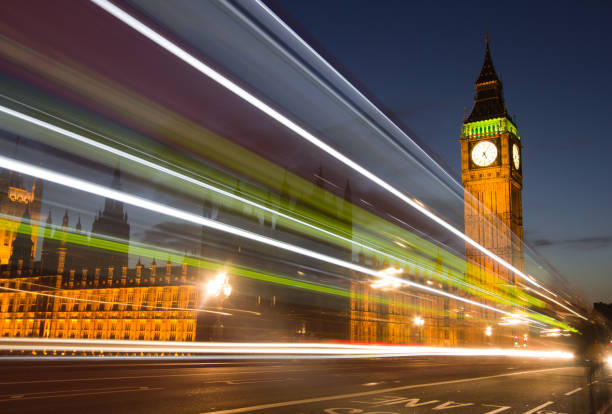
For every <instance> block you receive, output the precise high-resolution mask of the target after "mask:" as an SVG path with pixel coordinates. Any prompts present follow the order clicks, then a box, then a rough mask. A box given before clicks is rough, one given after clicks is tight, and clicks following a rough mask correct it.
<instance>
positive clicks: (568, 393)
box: [563, 387, 582, 395]
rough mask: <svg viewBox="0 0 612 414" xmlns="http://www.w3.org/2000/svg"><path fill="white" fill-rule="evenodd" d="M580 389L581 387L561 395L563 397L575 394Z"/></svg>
mask: <svg viewBox="0 0 612 414" xmlns="http://www.w3.org/2000/svg"><path fill="white" fill-rule="evenodd" d="M581 389H582V387H578V388H576V389H575V390H571V391H568V392H566V393H565V394H563V395H572V394H574V393H576V392H578V391H580V390H581Z"/></svg>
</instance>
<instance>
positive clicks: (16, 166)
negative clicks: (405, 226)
mask: <svg viewBox="0 0 612 414" xmlns="http://www.w3.org/2000/svg"><path fill="white" fill-rule="evenodd" d="M0 165H2V166H3V167H4V168H6V169H9V170H13V171H17V172H20V173H22V174H26V175H30V176H33V177H37V178H40V179H43V180H47V181H51V182H54V183H56V184H60V185H63V186H66V187H70V188H73V189H76V190H79V191H84V192H87V193H90V194H94V195H96V196H99V197H106V198H111V199H114V200H116V201H121V202H124V203H126V204H129V205H132V206H135V207H138V208H142V209H145V210H149V211H153V212H155V213H159V214H163V215H166V216H170V217H174V218H178V219H181V220H184V221H187V222H191V223H195V224H199V225H202V226H206V227H209V228H212V229H215V230H219V231H222V232H225V233H229V234H233V235H235V236H239V237H243V238H246V239H249V240H253V241H256V242H259V243H263V244H266V245H269V246H274V247H277V248H279V249H282V250H286V251H290V252H293V253H297V254H299V255H302V256H306V257H310V258H313V259H316V260H320V261H323V262H326V263H330V264H333V265H336V266H340V267H343V268H346V269H349V270H354V271H357V272H360V273H364V274H368V275H370V276H375V277H380V278H388V279H390V280H392V281H394V282H397V283H400V284H403V285H406V286H411V287H414V288H417V289H421V290H424V291H427V292H430V293H433V294H436V295H441V296H446V297H449V298H452V299H455V300H458V301H460V302H464V303H469V304H471V305H474V306H478V307H481V308H484V309H488V310H491V311H493V312H497V313H501V314H503V315H508V316H510V315H513V314H512V313H510V312H507V311H504V310H502V309H498V308H495V307H493V306H489V305H486V304H483V303H479V302H477V301H474V300H471V299H467V298H464V297H461V296H457V295H453V294H452V293H448V292H445V291H442V290H438V289H435V288H432V287H429V286H425V285H420V284H418V283H414V282H411V281H408V280H404V279H401V278H397V277H393V276H389V275H387V274H385V273H384V272H380V271H376V270H373V269H369V268H366V267H363V266H360V265H356V264H354V263H350V262H347V261H344V260H340V259H337V258H335V257H332V256H328V255H325V254H322V253H317V252H315V251H312V250H309V249H306V248H303V247H300V246H295V245H292V244H290V243H286V242H283V241H280V240H276V239H272V238H269V237H265V236H261V235H259V234H257V233H252V232H250V231H247V230H244V229H241V228H237V227H234V226H230V225H228V224H225V223H221V222H217V221H214V220H211V219H207V218H205V217H202V216H199V215H196V214H193V213H189V212H186V211H183V210H179V209H177V208H174V207H170V206H167V205H165V204H161V203H157V202H154V201H151V200H148V199H144V198H141V197H137V196H133V195H131V194H127V193H124V192H121V191H117V190H115V189H112V188H109V187H104V186H101V185H98V184H94V183H91V182H88V181H85V180H81V179H79V178H75V177H70V176H67V175H64V174H61V173H57V172H54V171H51V170H48V169H45V168H42V167H37V166H34V165H31V164H27V163H24V162H21V161H18V160H14V159H12V158H8V157H5V156H0ZM525 320H526V321H531V322H532V323H535V324H537V325H542V323H541V322H539V321H536V320H534V319H529V318H525Z"/></svg>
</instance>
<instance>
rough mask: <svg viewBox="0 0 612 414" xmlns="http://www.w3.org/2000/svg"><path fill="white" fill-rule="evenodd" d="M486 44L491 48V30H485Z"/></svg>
mask: <svg viewBox="0 0 612 414" xmlns="http://www.w3.org/2000/svg"><path fill="white" fill-rule="evenodd" d="M485 42H486V43H487V47H489V30H488V29H487V30H485Z"/></svg>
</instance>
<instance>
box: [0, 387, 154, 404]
mask: <svg viewBox="0 0 612 414" xmlns="http://www.w3.org/2000/svg"><path fill="white" fill-rule="evenodd" d="M156 390H163V388H148V387H147V388H146V389H140V388H132V389H128V390H126V389H122V390H110V391H93V392H78V393H73V394H58V395H37V396H33V397H28V396H25V397H24V398H20V399H18V400H15V399H14V398H13V399H11V398H8V399H4V400H0V402H5V401H27V400H41V399H46V398H69V397H80V396H82V395H99V394H116V393H119V392H138V391H156Z"/></svg>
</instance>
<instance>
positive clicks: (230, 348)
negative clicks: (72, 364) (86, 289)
mask: <svg viewBox="0 0 612 414" xmlns="http://www.w3.org/2000/svg"><path fill="white" fill-rule="evenodd" d="M0 351H13V352H15V351H17V352H19V351H29V352H32V351H34V352H53V351H55V352H68V353H72V352H74V353H76V352H91V353H100V352H102V353H104V352H114V353H164V354H166V353H167V354H181V353H182V354H190V355H189V356H190V357H191V356H194V355H199V356H204V357H205V356H208V355H212V356H214V355H224V356H237V357H238V358H242V357H243V356H250V357H253V356H258V357H261V358H262V359H263V358H266V357H268V358H270V357H271V358H274V357H275V356H287V355H289V356H297V357H299V356H318V357H327V358H337V357H354V358H371V357H406V356H500V357H501V356H504V357H532V358H553V359H572V358H573V357H574V355H573V354H572V353H570V352H565V351H561V350H547V351H536V350H525V349H514V348H511V349H504V348H444V347H432V346H411V345H408V346H407V345H360V344H334V343H307V344H305V343H291V342H290V343H284V342H272V343H260V342H254V343H246V342H245V343H231V342H164V341H128V340H96V339H50V338H0ZM41 358H44V357H41Z"/></svg>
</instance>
